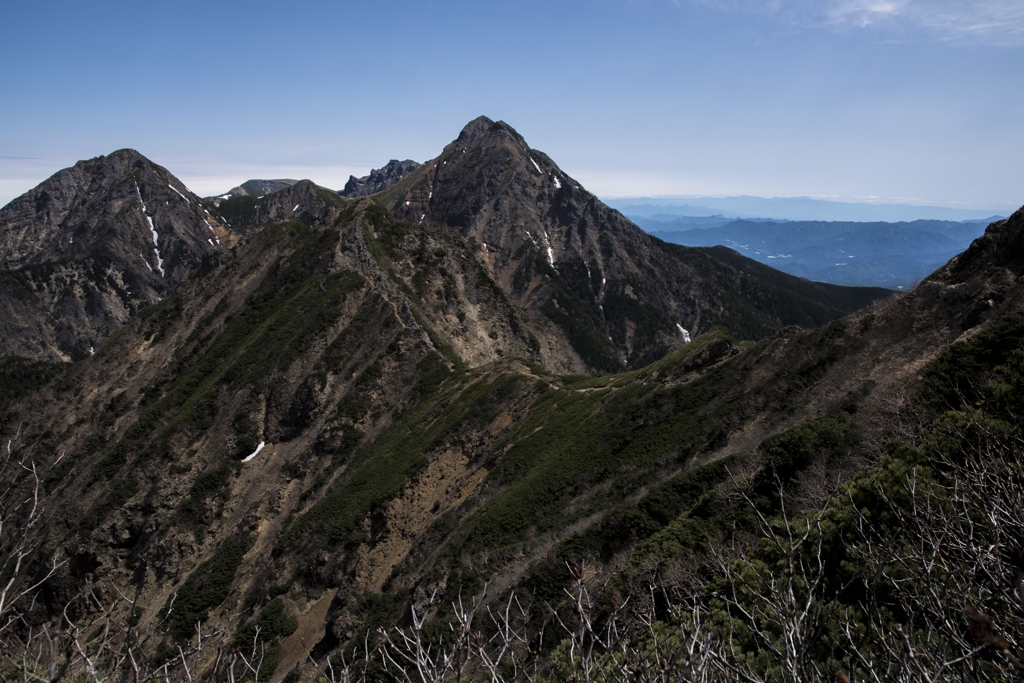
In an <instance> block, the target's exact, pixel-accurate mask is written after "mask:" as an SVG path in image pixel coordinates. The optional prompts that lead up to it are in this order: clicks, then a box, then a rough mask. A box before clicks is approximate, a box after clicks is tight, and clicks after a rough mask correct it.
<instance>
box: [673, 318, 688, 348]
mask: <svg viewBox="0 0 1024 683" xmlns="http://www.w3.org/2000/svg"><path fill="white" fill-rule="evenodd" d="M676 327H678V328H679V331H680V332H682V333H683V341H684V342H686V343H687V344H689V343H690V333H689V332H687V331H686V330H685V329H684V328H683V326H682V325H680V324H679V323H676Z"/></svg>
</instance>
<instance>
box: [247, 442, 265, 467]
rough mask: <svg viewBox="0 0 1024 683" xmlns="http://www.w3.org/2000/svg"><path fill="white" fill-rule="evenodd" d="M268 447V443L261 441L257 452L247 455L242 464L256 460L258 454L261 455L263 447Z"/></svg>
mask: <svg viewBox="0 0 1024 683" xmlns="http://www.w3.org/2000/svg"><path fill="white" fill-rule="evenodd" d="M266 445H267V442H266V441H260V445H259V446H257V447H256V450H254V451H253V452H252V453H250V454H249V455H247V456H245V457H244V458H242V462H249V461H250V460H252V459H253V458H255V457H256V454H257V453H259V452H260V451H262V450H263V447H264V446H266Z"/></svg>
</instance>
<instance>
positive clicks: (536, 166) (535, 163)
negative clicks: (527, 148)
mask: <svg viewBox="0 0 1024 683" xmlns="http://www.w3.org/2000/svg"><path fill="white" fill-rule="evenodd" d="M530 163H532V164H533V167H534V168H535V169H537V173H543V171H541V170H540V166H538V165H537V162H536V161H534V160H533V157H530Z"/></svg>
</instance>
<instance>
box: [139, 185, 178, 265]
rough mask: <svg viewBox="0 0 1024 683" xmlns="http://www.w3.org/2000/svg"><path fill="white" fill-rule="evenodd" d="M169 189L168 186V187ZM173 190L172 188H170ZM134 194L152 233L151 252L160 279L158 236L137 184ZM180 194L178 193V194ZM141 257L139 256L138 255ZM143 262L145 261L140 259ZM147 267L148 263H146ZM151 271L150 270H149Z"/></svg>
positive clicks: (161, 262) (162, 263) (160, 260)
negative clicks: (152, 252) (153, 254)
mask: <svg viewBox="0 0 1024 683" xmlns="http://www.w3.org/2000/svg"><path fill="white" fill-rule="evenodd" d="M168 187H170V185H168ZM171 189H172V190H173V189H174V188H173V187H172V188H171ZM135 194H136V195H138V197H139V203H140V204H142V215H143V216H146V220H147V221H149V231H150V232H151V233H153V251H155V252H156V269H157V270H159V271H160V277H164V260H163V259H162V258H160V241H159V240H160V235H158V234H157V232H156V226H154V225H153V219H152V218H150V217H149V216H148V215H147V214H146V202H144V201H142V193H141V192H139V184H138V183H135ZM179 194H180V193H179ZM139 255H140V256H141V254H139ZM142 260H143V261H145V260H146V259H142ZM146 265H147V266H148V265H149V263H146ZM150 270H152V268H150Z"/></svg>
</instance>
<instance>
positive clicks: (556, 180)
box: [551, 173, 562, 190]
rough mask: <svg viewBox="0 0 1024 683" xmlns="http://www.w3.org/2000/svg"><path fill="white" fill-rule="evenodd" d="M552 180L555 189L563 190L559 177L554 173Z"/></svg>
mask: <svg viewBox="0 0 1024 683" xmlns="http://www.w3.org/2000/svg"><path fill="white" fill-rule="evenodd" d="M551 179H552V180H554V181H555V188H556V189H559V190H561V189H562V183H560V182H558V176H556V175H555V174H554V173H552V174H551Z"/></svg>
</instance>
